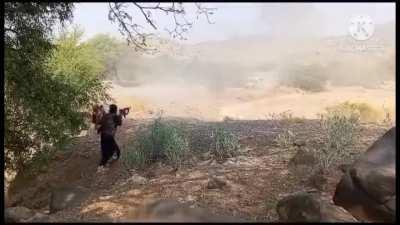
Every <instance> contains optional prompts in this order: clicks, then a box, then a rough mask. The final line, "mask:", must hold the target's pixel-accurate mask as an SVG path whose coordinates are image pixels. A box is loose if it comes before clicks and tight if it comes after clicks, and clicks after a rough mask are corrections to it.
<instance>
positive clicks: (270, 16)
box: [73, 3, 395, 44]
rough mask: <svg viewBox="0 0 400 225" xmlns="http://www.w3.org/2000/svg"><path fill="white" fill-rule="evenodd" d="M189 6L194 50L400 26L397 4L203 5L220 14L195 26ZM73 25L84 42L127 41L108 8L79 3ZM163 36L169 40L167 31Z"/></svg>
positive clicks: (161, 20) (162, 21)
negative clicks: (364, 20) (370, 24)
mask: <svg viewBox="0 0 400 225" xmlns="http://www.w3.org/2000/svg"><path fill="white" fill-rule="evenodd" d="M185 4H188V5H187V7H188V18H189V19H193V20H194V21H195V23H194V25H193V28H192V29H191V30H190V32H189V33H188V34H187V35H186V37H187V38H188V40H187V41H183V43H189V44H194V43H200V42H206V41H212V40H226V39H230V38H238V37H243V36H249V35H278V36H283V37H288V38H290V37H298V36H303V37H308V36H327V35H345V34H346V33H347V32H348V31H347V30H348V22H349V19H350V18H351V17H352V16H353V15H367V16H369V17H371V18H372V20H373V21H374V23H375V24H382V23H386V22H390V21H395V3H203V4H204V6H207V7H216V8H217V10H216V11H215V14H214V15H212V16H211V17H210V18H211V20H212V22H214V24H208V22H207V20H206V19H205V18H204V17H203V18H200V19H199V20H195V15H194V13H193V12H194V11H193V4H192V3H185ZM132 9H133V10H135V9H134V8H132ZM132 12H133V17H134V18H135V16H137V17H136V18H137V21H139V23H140V24H145V21H144V19H143V17H142V16H141V15H140V13H138V11H132ZM156 16H157V15H156ZM157 18H158V19H157V24H158V25H159V27H161V28H163V27H170V26H171V25H172V23H171V22H172V20H171V17H165V15H164V14H163V15H158V16H157ZM73 23H74V24H76V25H79V26H81V27H82V28H83V29H84V30H85V36H84V39H86V38H90V37H91V36H93V35H95V34H96V33H109V34H112V35H114V36H116V37H121V35H120V33H119V32H118V25H117V24H113V23H111V22H110V21H109V20H108V3H75V11H74V20H73ZM159 32H160V35H161V36H163V37H166V36H167V32H165V31H164V30H163V29H160V31H159Z"/></svg>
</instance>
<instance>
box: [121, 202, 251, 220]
mask: <svg viewBox="0 0 400 225" xmlns="http://www.w3.org/2000/svg"><path fill="white" fill-rule="evenodd" d="M137 218H138V219H137V220H136V221H126V222H139V221H140V222H244V221H243V220H241V219H239V218H233V217H229V216H223V215H214V214H212V213H210V212H209V211H207V210H205V209H202V208H191V207H190V206H189V204H185V203H179V202H178V201H175V200H158V201H155V202H152V203H150V204H148V205H146V206H144V207H143V208H142V209H140V210H139V212H138V214H137Z"/></svg>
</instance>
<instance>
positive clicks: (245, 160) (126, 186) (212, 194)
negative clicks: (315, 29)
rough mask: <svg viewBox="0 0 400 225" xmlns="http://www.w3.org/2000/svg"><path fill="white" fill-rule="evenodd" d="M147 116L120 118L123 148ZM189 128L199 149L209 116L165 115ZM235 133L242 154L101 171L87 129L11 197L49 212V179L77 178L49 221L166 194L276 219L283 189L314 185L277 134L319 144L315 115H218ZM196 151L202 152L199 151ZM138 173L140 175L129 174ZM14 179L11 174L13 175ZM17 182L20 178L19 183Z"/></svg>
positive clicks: (113, 213)
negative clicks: (215, 185)
mask: <svg viewBox="0 0 400 225" xmlns="http://www.w3.org/2000/svg"><path fill="white" fill-rule="evenodd" d="M149 121H150V120H145V119H136V120H135V119H127V120H125V122H124V124H123V126H122V127H121V129H120V130H119V131H118V134H117V137H118V140H117V141H118V142H119V143H120V145H121V148H122V151H124V149H126V146H127V145H128V144H129V139H131V138H132V137H134V136H135V132H136V131H137V129H138V128H139V127H142V126H143V125H145V124H146V123H149ZM170 121H171V122H173V123H175V124H179V126H181V127H182V128H183V129H186V130H187V132H188V133H190V134H191V135H190V143H191V147H192V149H194V150H197V151H202V152H206V151H207V149H205V148H206V147H205V146H207V144H206V143H205V140H206V138H205V137H206V136H207V135H209V134H210V129H211V127H212V125H214V124H215V123H216V122H203V121H200V120H189V119H176V118H175V119H170ZM218 123H219V124H220V125H222V126H224V127H225V128H226V129H228V130H230V131H231V132H233V133H235V134H236V135H238V137H239V138H240V144H241V148H240V149H241V154H240V155H239V156H237V157H233V158H230V159H228V160H227V161H226V162H224V163H222V164H219V163H217V162H215V161H213V160H211V159H208V158H207V157H206V156H204V157H200V156H198V157H196V158H194V159H193V160H192V165H191V166H186V167H184V168H181V169H179V170H177V171H174V170H172V168H170V167H169V166H167V165H163V164H161V163H158V164H155V165H153V166H151V167H150V168H148V169H147V170H146V171H135V170H127V169H125V168H124V166H123V165H122V163H121V161H116V162H114V163H113V164H112V166H111V168H110V169H109V170H108V171H106V172H105V173H96V168H97V163H98V161H99V159H100V153H99V137H98V136H97V135H96V134H94V133H89V134H88V135H87V136H82V137H79V138H76V139H75V140H74V142H73V143H72V144H71V145H70V146H69V151H66V152H65V153H59V154H57V155H56V156H55V157H54V159H53V160H52V163H51V165H50V166H49V169H48V170H47V172H45V173H42V174H40V175H38V176H37V177H35V178H34V179H31V180H26V179H25V180H23V181H21V180H20V181H17V182H16V183H15V185H14V188H13V190H12V191H13V192H14V193H16V194H13V195H12V200H13V202H14V203H16V204H17V205H22V206H26V207H28V208H31V209H36V210H37V211H40V212H48V210H49V208H48V202H49V198H50V196H49V193H50V189H51V188H52V187H54V186H63V185H67V184H68V185H79V186H83V187H86V188H89V189H90V195H89V196H88V198H87V199H85V201H84V202H83V203H82V204H81V205H80V206H79V207H76V208H72V209H66V210H63V211H60V212H57V213H55V214H52V215H53V216H51V221H53V222H65V221H69V222H73V221H76V222H89V221H91V222H104V221H121V220H133V219H136V216H137V210H138V209H139V208H140V207H141V206H142V205H143V204H145V203H146V202H150V201H152V200H155V199H168V198H173V199H177V200H178V201H181V202H187V203H189V204H190V205H192V206H193V207H196V206H200V207H205V208H207V209H209V210H210V211H212V212H214V213H216V214H224V215H231V216H236V217H239V218H243V219H245V220H247V221H266V222H272V221H276V220H277V219H278V218H277V213H276V211H275V205H276V203H277V201H278V200H279V199H281V198H282V197H283V196H284V195H285V194H289V193H292V192H294V191H299V190H309V189H315V188H314V187H312V186H310V185H309V183H308V182H307V179H306V178H307V176H306V175H301V174H300V175H299V174H298V173H294V172H292V171H290V170H289V168H288V162H289V160H290V159H291V157H293V155H294V154H295V152H296V149H295V148H282V147H280V146H278V145H277V143H276V141H275V138H276V136H277V134H279V133H281V132H283V131H284V130H285V129H288V128H290V129H291V130H292V131H293V132H294V133H295V134H296V140H302V141H304V142H305V143H306V148H313V149H315V150H318V148H319V147H320V146H322V144H323V142H324V137H323V135H322V134H321V129H320V125H319V123H318V121H316V120H304V121H299V122H297V123H285V122H282V121H281V122H279V121H273V120H248V121H246V120H232V121H226V122H218ZM387 129H388V127H384V126H378V125H372V124H369V125H363V126H362V127H361V129H360V130H359V135H358V138H357V141H356V143H355V144H354V147H353V148H352V152H354V154H355V155H357V154H359V153H361V152H363V151H365V150H366V148H367V147H368V146H369V145H370V144H372V143H373V142H374V141H375V140H376V139H377V138H378V137H379V136H381V135H383V133H384V132H386V130H387ZM199 155H202V154H199ZM138 175H139V176H143V177H145V178H146V182H144V183H137V182H135V181H134V179H132V177H135V176H138ZM210 176H217V177H221V178H223V179H224V180H226V181H227V185H226V186H224V187H223V188H221V189H208V188H207V182H208V180H209V178H210ZM340 176H341V172H340V170H338V169H334V170H333V171H331V172H330V173H329V175H328V176H327V177H328V187H327V189H326V190H325V191H323V195H325V196H326V197H327V198H331V197H332V194H333V192H334V189H335V186H336V184H337V182H338V180H339V179H340ZM16 180H18V179H16ZM18 182H19V183H18Z"/></svg>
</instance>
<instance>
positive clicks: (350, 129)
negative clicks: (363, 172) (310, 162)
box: [319, 104, 360, 168]
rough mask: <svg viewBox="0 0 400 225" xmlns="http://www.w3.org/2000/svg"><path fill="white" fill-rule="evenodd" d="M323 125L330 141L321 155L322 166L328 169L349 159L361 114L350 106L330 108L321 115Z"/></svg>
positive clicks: (343, 105) (342, 105) (341, 105)
mask: <svg viewBox="0 0 400 225" xmlns="http://www.w3.org/2000/svg"><path fill="white" fill-rule="evenodd" d="M321 125H322V127H323V130H324V132H325V133H326V135H327V138H328V140H327V142H326V145H325V146H324V148H323V151H322V152H321V154H319V156H320V164H321V166H322V167H323V168H328V167H330V166H331V165H332V164H333V163H335V162H337V161H338V160H340V159H346V158H347V159H348V158H349V156H350V154H349V153H350V151H349V147H350V146H351V145H352V144H353V143H354V140H355V136H356V134H357V130H358V129H359V125H360V112H359V110H357V108H355V107H352V106H351V105H348V104H340V105H337V106H334V107H329V108H327V109H326V112H325V113H324V114H321Z"/></svg>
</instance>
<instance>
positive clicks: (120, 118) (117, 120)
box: [114, 115, 122, 126]
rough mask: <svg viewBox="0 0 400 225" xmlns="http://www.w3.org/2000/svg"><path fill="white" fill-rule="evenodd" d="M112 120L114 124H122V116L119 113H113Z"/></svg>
mask: <svg viewBox="0 0 400 225" xmlns="http://www.w3.org/2000/svg"><path fill="white" fill-rule="evenodd" d="M114 122H115V125H116V126H121V125H122V116H121V115H115V117H114Z"/></svg>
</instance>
